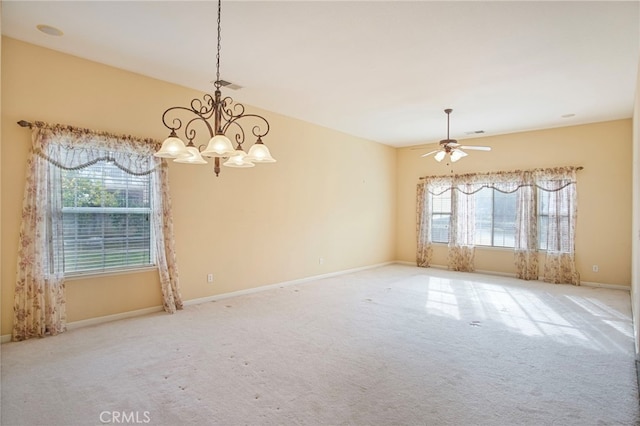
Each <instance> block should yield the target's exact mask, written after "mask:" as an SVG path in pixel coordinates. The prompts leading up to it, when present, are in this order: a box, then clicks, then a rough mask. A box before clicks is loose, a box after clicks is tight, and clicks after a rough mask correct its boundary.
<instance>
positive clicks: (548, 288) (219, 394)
mask: <svg viewBox="0 0 640 426" xmlns="http://www.w3.org/2000/svg"><path fill="white" fill-rule="evenodd" d="M1 366H2V412H1V422H2V425H5V426H9V425H76V424H77V425H92V424H96V425H99V424H105V423H106V424H118V423H119V424H122V423H129V424H135V423H138V424H153V425H228V426H234V425H263V424H264V425H280V424H282V425H343V424H350V425H500V426H502V425H558V426H564V425H580V426H587V425H636V424H639V422H640V414H639V408H638V389H637V382H636V371H635V361H634V354H633V333H632V323H631V313H630V297H629V293H628V292H625V291H620V290H611V289H602V288H590V287H573V286H569V285H552V284H545V283H540V282H525V281H519V280H515V279H510V278H504V277H495V276H487V275H480V274H469V273H453V272H448V271H443V270H437V269H422V268H416V267H411V266H405V265H388V266H384V267H380V268H375V269H370V270H365V271H361V272H357V273H352V274H348V275H342V276H338V277H333V278H327V279H323V280H318V281H315V282H311V283H306V284H302V285H297V286H288V287H282V288H278V289H274V290H269V291H264V292H260V293H255V294H250V295H246V296H240V297H236V298H230V299H225V300H220V301H217V302H211V303H206V304H201V305H193V306H188V307H186V308H185V310H184V311H182V312H179V313H177V314H176V315H166V314H163V313H158V314H154V315H148V316H145V317H139V318H133V319H127V320H122V321H117V322H112V323H109V324H103V325H99V326H94V327H87V328H82V329H76V330H73V331H69V332H67V333H64V334H62V335H59V336H57V337H49V338H45V339H38V340H31V341H26V342H20V343H8V344H4V345H2V364H1ZM123 420H124V421H123Z"/></svg>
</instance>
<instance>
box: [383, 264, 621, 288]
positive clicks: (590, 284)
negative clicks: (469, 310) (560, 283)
mask: <svg viewBox="0 0 640 426" xmlns="http://www.w3.org/2000/svg"><path fill="white" fill-rule="evenodd" d="M394 263H397V264H401V265H409V266H416V263H415V262H406V261H401V260H399V261H397V262H394ZM416 267H417V266H416ZM430 268H434V269H444V270H446V269H448V268H447V267H446V266H445V265H431V266H430ZM473 273H476V274H484V275H497V276H501V277H509V278H516V274H514V273H509V272H497V271H486V270H482V269H477V270H475V271H473ZM541 282H544V281H541ZM580 285H581V286H585V287H598V288H608V289H610V290H623V291H631V287H630V286H628V285H618V284H605V283H598V282H593V281H580Z"/></svg>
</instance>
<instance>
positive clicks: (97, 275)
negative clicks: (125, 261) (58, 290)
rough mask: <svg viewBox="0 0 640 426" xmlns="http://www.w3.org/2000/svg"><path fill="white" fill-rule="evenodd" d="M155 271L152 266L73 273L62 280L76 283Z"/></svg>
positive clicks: (154, 267) (155, 267)
mask: <svg viewBox="0 0 640 426" xmlns="http://www.w3.org/2000/svg"><path fill="white" fill-rule="evenodd" d="M157 269H158V267H157V266H155V265H154V266H146V267H143V268H135V269H115V270H113V271H105V272H87V273H74V274H69V275H66V276H65V277H64V279H65V281H78V280H85V279H91V278H101V277H109V276H116V275H130V274H139V273H143V272H149V271H155V270H157Z"/></svg>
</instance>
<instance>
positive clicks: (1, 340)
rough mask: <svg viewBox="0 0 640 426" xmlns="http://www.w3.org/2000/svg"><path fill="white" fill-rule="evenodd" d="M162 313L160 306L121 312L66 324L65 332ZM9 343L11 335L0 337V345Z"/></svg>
mask: <svg viewBox="0 0 640 426" xmlns="http://www.w3.org/2000/svg"><path fill="white" fill-rule="evenodd" d="M160 311H162V306H153V307H151V308H144V309H137V310H135V311H128V312H122V313H120V314H113V315H105V316H102V317H95V318H89V319H86V320H80V321H73V322H69V323H67V330H75V329H77V328H81V327H88V326H90V325H97V324H103V323H105V322H111V321H117V320H121V319H126V318H132V317H139V316H141V315H147V314H152V313H154V312H160ZM10 341H11V335H10V334H5V335H2V336H0V343H7V342H10Z"/></svg>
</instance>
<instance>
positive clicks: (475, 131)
mask: <svg viewBox="0 0 640 426" xmlns="http://www.w3.org/2000/svg"><path fill="white" fill-rule="evenodd" d="M482 133H484V130H472V131H470V132H464V134H465V135H481V134H482Z"/></svg>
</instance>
